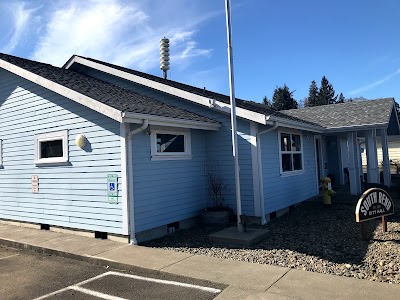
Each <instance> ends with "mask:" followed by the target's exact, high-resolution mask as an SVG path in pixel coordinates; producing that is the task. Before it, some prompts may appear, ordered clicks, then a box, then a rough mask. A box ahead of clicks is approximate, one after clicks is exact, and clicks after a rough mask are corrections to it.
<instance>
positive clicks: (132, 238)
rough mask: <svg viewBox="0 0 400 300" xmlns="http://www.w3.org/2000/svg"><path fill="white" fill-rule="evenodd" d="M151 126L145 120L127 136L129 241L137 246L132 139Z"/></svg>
mask: <svg viewBox="0 0 400 300" xmlns="http://www.w3.org/2000/svg"><path fill="white" fill-rule="evenodd" d="M148 126H149V120H147V119H145V120H143V125H142V126H141V127H139V128H136V129H135V130H132V131H131V132H129V133H128V134H127V143H128V145H127V151H126V152H127V153H126V155H127V156H128V159H127V160H126V163H127V164H128V166H127V169H128V178H127V185H128V203H129V206H128V207H129V212H128V216H129V220H130V222H129V228H130V231H129V239H130V244H131V245H137V244H138V242H137V240H136V231H135V201H134V197H133V161H132V137H133V136H134V135H135V134H137V133H139V132H142V131H143V130H146V129H147V127H148Z"/></svg>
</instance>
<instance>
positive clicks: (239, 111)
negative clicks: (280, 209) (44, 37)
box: [65, 57, 266, 125]
mask: <svg viewBox="0 0 400 300" xmlns="http://www.w3.org/2000/svg"><path fill="white" fill-rule="evenodd" d="M74 63H78V64H81V65H84V66H87V67H90V68H93V69H96V70H99V71H102V72H105V73H108V74H111V75H114V76H117V77H120V78H123V79H126V80H129V81H132V82H135V83H138V84H141V85H144V86H147V87H149V88H152V89H155V90H158V91H161V92H164V93H167V94H171V95H173V96H176V97H179V98H182V99H184V100H189V101H191V102H194V103H197V104H201V105H204V106H207V107H209V108H210V109H215V110H217V111H220V112H225V113H228V114H230V111H231V105H230V104H227V103H224V102H221V101H217V100H213V99H209V98H208V97H203V96H200V95H196V94H193V93H190V92H186V91H182V90H181V89H178V88H175V87H172V86H169V85H167V84H163V83H159V82H155V81H153V80H150V79H147V78H143V77H141V76H137V75H134V74H131V73H127V72H124V71H121V70H118V69H115V68H112V67H108V66H105V65H103V64H99V63H96V62H93V61H91V60H87V59H85V58H82V57H74V58H73V59H72V60H71V61H70V62H69V63H68V64H66V65H65V68H66V69H68V68H70V67H71V66H72V65H73V64H74ZM236 115H237V116H238V117H241V118H243V119H247V120H250V121H253V122H256V123H260V124H263V125H265V124H266V116H265V115H264V114H260V113H257V112H253V111H249V110H247V109H243V108H240V107H236Z"/></svg>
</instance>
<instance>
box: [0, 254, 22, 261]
mask: <svg viewBox="0 0 400 300" xmlns="http://www.w3.org/2000/svg"><path fill="white" fill-rule="evenodd" d="M18 255H19V254H13V255H9V256H5V257H0V260H2V259H6V258H11V257H14V256H18Z"/></svg>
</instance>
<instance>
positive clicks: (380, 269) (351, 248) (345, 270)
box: [143, 202, 400, 284]
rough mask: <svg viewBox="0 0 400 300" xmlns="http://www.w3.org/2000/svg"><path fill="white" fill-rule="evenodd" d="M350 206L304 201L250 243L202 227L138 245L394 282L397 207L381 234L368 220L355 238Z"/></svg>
mask: <svg viewBox="0 0 400 300" xmlns="http://www.w3.org/2000/svg"><path fill="white" fill-rule="evenodd" d="M397 207H399V204H397ZM354 210H355V205H348V204H341V203H339V204H333V205H331V206H330V207H327V208H325V207H323V206H322V205H321V204H320V203H315V202H314V203H313V202H304V203H302V204H301V205H299V206H297V207H296V208H295V209H294V210H293V211H292V212H291V213H288V214H286V215H284V216H282V217H280V218H277V219H275V220H273V221H271V222H269V223H268V224H267V225H265V226H262V227H263V228H267V229H268V230H269V231H270V235H269V237H267V238H266V239H265V240H263V241H262V242H260V243H259V244H257V245H255V246H253V247H249V248H234V247H226V246H221V245H215V244H212V243H210V242H209V241H208V238H207V236H208V235H209V234H210V233H213V232H215V231H217V230H216V229H215V228H214V229H210V228H201V227H196V228H192V229H188V230H179V231H177V232H175V233H174V234H172V235H169V236H166V237H163V238H160V239H157V240H152V241H149V242H146V243H143V245H144V246H148V247H156V248H162V249H168V250H174V251H179V252H187V253H192V254H197V255H206V256H212V257H218V258H224V259H231V260H239V261H245V262H252V263H258V264H271V265H277V266H282V267H290V268H295V269H300V270H307V271H312V272H319V273H326V274H334V275H339V276H346V277H355V278H359V279H367V280H372V281H381V282H387V283H396V284H399V283H400V210H399V208H396V213H395V215H393V216H390V217H388V232H387V233H382V229H381V223H380V220H373V221H370V222H367V227H368V232H370V240H368V241H361V239H360V225H359V224H358V223H356V222H355V213H354ZM233 225H234V224H233Z"/></svg>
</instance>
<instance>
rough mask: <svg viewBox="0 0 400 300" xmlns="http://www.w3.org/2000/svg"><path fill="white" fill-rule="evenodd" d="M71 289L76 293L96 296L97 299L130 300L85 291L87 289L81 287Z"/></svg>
mask: <svg viewBox="0 0 400 300" xmlns="http://www.w3.org/2000/svg"><path fill="white" fill-rule="evenodd" d="M70 289H71V290H74V291H78V292H81V293H84V294H88V295H90V296H95V297H97V298H101V299H106V300H129V299H126V298H121V297H117V296H111V295H107V294H103V293H100V292H96V291H92V290H89V289H85V288H83V287H80V286H72V287H70Z"/></svg>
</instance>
